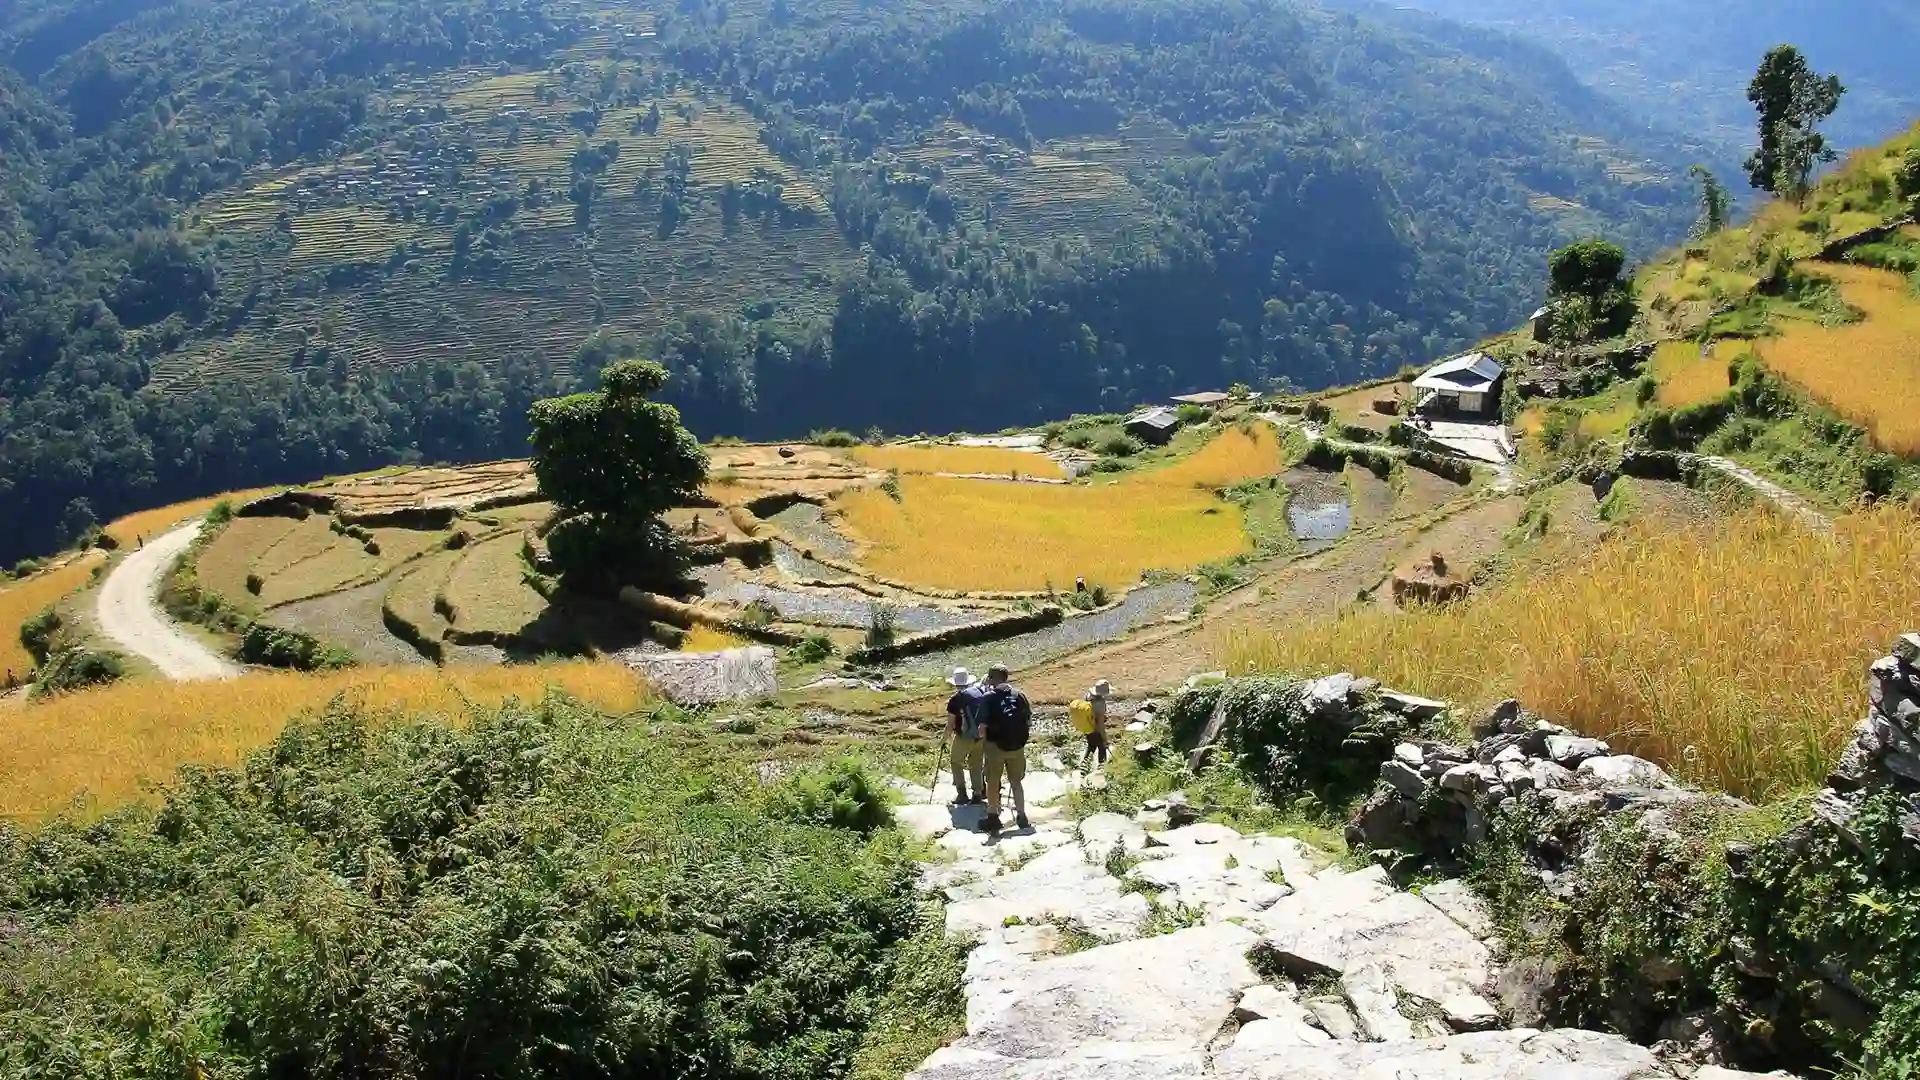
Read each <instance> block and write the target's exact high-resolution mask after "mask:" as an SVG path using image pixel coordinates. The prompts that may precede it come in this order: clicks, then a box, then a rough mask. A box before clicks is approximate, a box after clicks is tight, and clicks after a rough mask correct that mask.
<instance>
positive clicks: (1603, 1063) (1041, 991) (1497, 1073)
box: [895, 684, 1749, 1080]
mask: <svg viewBox="0 0 1920 1080" xmlns="http://www.w3.org/2000/svg"><path fill="white" fill-rule="evenodd" d="M1321 689H1322V690H1324V691H1326V693H1324V694H1322V695H1321V697H1322V698H1324V699H1326V702H1325V703H1327V704H1329V705H1331V704H1332V703H1333V702H1335V701H1340V702H1344V700H1345V694H1346V692H1347V688H1345V687H1336V686H1335V685H1333V684H1328V685H1326V686H1324V687H1322V688H1321ZM1336 689H1338V690H1339V691H1340V693H1339V694H1334V693H1333V691H1335V690H1336ZM1563 750H1568V751H1569V752H1571V748H1563ZM1084 782H1087V781H1084V780H1083V779H1082V778H1081V777H1080V776H1079V775H1078V774H1077V773H1069V772H1067V770H1065V769H1064V767H1063V766H1062V765H1061V763H1060V762H1059V761H1058V760H1057V759H1054V760H1048V761H1046V762H1045V763H1044V766H1043V767H1040V768H1036V769H1035V770H1034V771H1033V772H1032V773H1030V774H1029V776H1028V780H1027V798H1028V813H1029V817H1030V818H1031V819H1032V821H1033V827H1032V828H1030V829H1022V830H1018V831H1013V832H1005V833H1000V834H997V835H994V836H988V835H986V834H983V833H980V832H978V831H976V828H975V826H977V824H978V821H979V814H980V812H979V810H978V808H976V807H967V806H951V805H948V802H949V800H950V798H951V795H952V789H951V788H949V787H946V786H945V785H944V784H943V785H942V786H941V787H940V788H939V789H937V790H934V791H929V790H928V789H926V788H924V787H920V786H918V785H915V784H912V783H909V782H905V781H895V786H896V787H897V788H898V789H899V790H900V791H901V792H902V794H903V796H904V798H905V800H906V805H905V806H902V807H900V808H899V809H898V810H897V811H896V816H897V818H898V820H899V821H900V822H901V824H902V825H903V826H904V827H905V828H907V829H909V830H911V831H912V832H914V833H916V834H918V835H919V836H920V837H922V838H924V839H926V840H929V841H931V842H932V843H933V844H935V845H936V846H937V847H939V848H941V849H943V850H944V851H945V852H947V853H949V856H948V858H946V859H942V860H936V861H933V862H929V863H928V864H926V865H925V866H924V868H923V877H922V883H923V886H924V887H925V888H927V889H929V890H931V891H934V892H936V893H939V894H940V895H942V896H943V897H944V898H945V899H946V900H947V903H948V907H947V912H948V916H947V926H948V929H949V931H951V932H953V933H955V934H959V935H962V936H964V937H966V938H968V939H970V940H972V941H973V942H974V943H975V945H974V948H973V951H972V952H971V953H970V955H969V957H968V962H967V969H966V975H965V981H966V1000H967V1022H966V1034H965V1035H964V1036H963V1037H961V1038H959V1039H958V1040H956V1041H954V1042H953V1043H952V1044H951V1045H948V1046H946V1047H943V1048H941V1049H940V1050H938V1051H936V1052H935V1053H934V1054H933V1055H932V1056H931V1057H929V1058H928V1059H927V1060H926V1061H925V1062H924V1063H923V1064H922V1065H921V1066H920V1067H919V1068H918V1069H917V1070H915V1071H914V1072H913V1073H911V1074H910V1077H911V1078H912V1080H1015V1078H1018V1080H1096V1078H1098V1080H1208V1078H1216V1080H1300V1078H1322V1080H1355V1078H1358V1077H1376V1076H1377V1077H1383V1078H1384V1077H1416V1076H1417V1077H1421V1078H1437V1080H1514V1078H1519V1077H1580V1078H1583V1080H1645V1078H1659V1077H1665V1078H1677V1077H1685V1076H1693V1075H1694V1071H1693V1069H1691V1068H1690V1067H1681V1066H1670V1065H1668V1064H1666V1063H1665V1062H1663V1061H1662V1059H1660V1058H1658V1057H1657V1056H1656V1055H1655V1054H1654V1052H1653V1051H1651V1050H1648V1049H1646V1048H1644V1047H1640V1046H1636V1045H1634V1044H1633V1043H1631V1042H1629V1041H1628V1040H1626V1039H1624V1038H1621V1037H1620V1036H1617V1035H1608V1034H1602V1033H1598V1032H1590V1031H1573V1030H1562V1031H1538V1030H1532V1029H1516V1030H1497V1029H1499V1028H1500V1027H1502V1017H1501V1015H1500V1012H1499V1010H1498V1009H1497V1008H1496V1007H1495V1006H1494V1005H1493V1004H1492V1002H1491V998H1490V997H1489V994H1490V993H1491V987H1490V984H1491V982H1492V980H1493V970H1492V969H1493V966H1494V965H1493V959H1492V958H1493V944H1492V943H1491V941H1490V936H1491V930H1490V929H1489V927H1490V925H1491V924H1490V920H1489V919H1488V918H1487V915H1486V913H1485V912H1484V911H1482V910H1481V909H1480V908H1479V905H1478V902H1477V901H1476V900H1475V899H1474V897H1473V895H1472V894H1471V893H1469V892H1467V891H1466V890H1465V889H1464V888H1462V887H1460V886H1459V885H1458V884H1457V883H1444V882H1443V883H1438V884H1434V885H1429V886H1427V887H1426V888H1424V889H1422V890H1420V891H1418V892H1408V891H1404V890H1402V889H1400V888H1399V887H1397V886H1396V885H1395V884H1394V883H1393V882H1392V880H1391V879H1390V878H1389V877H1388V876H1387V874H1386V873H1385V871H1384V870H1383V869H1381V868H1379V867H1368V868H1366V869H1362V870H1347V869H1343V868H1340V867H1337V866H1329V865H1328V864H1329V862H1330V861H1331V860H1330V859H1329V857H1328V856H1327V855H1325V854H1324V853H1321V852H1318V851H1315V850H1313V849H1312V848H1310V847H1309V846H1307V845H1306V844H1304V843H1301V842H1300V841H1298V840H1295V839H1291V838H1286V837H1270V836H1247V835H1243V834H1242V833H1240V832H1238V831H1237V830H1234V829H1231V828H1228V827H1226V826H1224V825H1220V824H1217V823H1212V822H1205V821H1202V822H1197V823H1193V824H1185V825H1180V826H1177V827H1167V823H1168V820H1169V818H1171V819H1172V820H1175V821H1186V820H1188V818H1187V816H1186V815H1184V814H1177V813H1173V811H1174V810H1175V809H1176V808H1178V807H1183V806H1187V805H1189V804H1188V803H1186V801H1185V800H1182V799H1175V798H1168V799H1161V800H1155V801H1154V803H1152V804H1148V805H1144V806H1142V807H1141V809H1140V810H1139V811H1138V812H1136V813H1134V814H1132V815H1128V814H1122V813H1111V812H1109V813H1100V814H1095V815H1093V816H1091V817H1088V818H1086V819H1085V820H1083V821H1080V822H1073V821H1071V820H1069V819H1068V817H1067V816H1066V814H1065V812H1064V809H1063V806H1062V802H1063V799H1062V797H1063V796H1064V795H1065V794H1066V793H1067V792H1068V791H1070V790H1072V789H1074V788H1075V787H1077V786H1079V785H1080V784H1082V783H1084ZM1093 782H1094V783H1098V782H1099V781H1093ZM1747 1075H1749V1074H1744V1073H1732V1074H1724V1073H1723V1074H1716V1076H1717V1080H1728V1078H1729V1077H1743V1076H1747Z"/></svg>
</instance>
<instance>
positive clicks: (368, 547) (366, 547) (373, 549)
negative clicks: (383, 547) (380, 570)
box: [360, 538, 380, 555]
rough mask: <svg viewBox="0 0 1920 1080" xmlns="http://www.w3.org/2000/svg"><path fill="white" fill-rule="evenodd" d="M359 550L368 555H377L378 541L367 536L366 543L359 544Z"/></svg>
mask: <svg viewBox="0 0 1920 1080" xmlns="http://www.w3.org/2000/svg"><path fill="white" fill-rule="evenodd" d="M360 550H362V551H364V552H366V553H367V554H369V555H378V554H380V541H378V540H374V539H372V538H369V539H368V540H367V542H366V543H364V544H361V545H360Z"/></svg>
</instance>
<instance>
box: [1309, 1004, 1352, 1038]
mask: <svg viewBox="0 0 1920 1080" xmlns="http://www.w3.org/2000/svg"><path fill="white" fill-rule="evenodd" d="M1307 1011H1308V1012H1310V1013H1312V1014H1313V1018H1314V1019H1315V1020H1317V1021H1319V1023H1320V1030H1322V1031H1324V1032H1326V1033H1327V1034H1328V1035H1331V1036H1333V1037H1334V1038H1336V1039H1341V1040H1344V1041H1346V1042H1358V1041H1359V1039H1360V1025H1358V1024H1356V1023H1354V1021H1353V1012H1352V1010H1350V1009H1348V1008H1347V1003H1346V1002H1344V1001H1341V1000H1340V999H1338V998H1315V999H1313V1000H1312V1001H1309V1002H1307Z"/></svg>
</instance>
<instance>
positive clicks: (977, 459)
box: [848, 446, 1066, 480]
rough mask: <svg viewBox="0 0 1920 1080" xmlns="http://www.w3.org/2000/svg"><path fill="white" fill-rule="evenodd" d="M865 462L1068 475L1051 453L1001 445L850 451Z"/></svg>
mask: <svg viewBox="0 0 1920 1080" xmlns="http://www.w3.org/2000/svg"><path fill="white" fill-rule="evenodd" d="M848 453H849V454H850V455H851V456H852V458H853V459H854V460H855V461H857V462H859V463H860V464H862V465H867V466H870V467H872V468H875V469H892V470H894V471H896V472H902V473H911V474H924V473H959V474H963V475H964V474H969V473H992V474H994V475H997V476H1011V475H1013V474H1016V473H1017V474H1019V475H1021V476H1038V477H1045V478H1047V479H1054V480H1058V479H1061V478H1062V477H1064V476H1066V473H1064V472H1062V471H1061V470H1060V466H1059V465H1058V464H1057V463H1055V462H1054V461H1053V459H1051V458H1048V457H1043V456H1041V455H1039V454H1035V453H1030V452H1028V451H1025V450H1008V449H1005V448H1004V447H998V446H856V447H854V448H853V449H852V450H850V451H848Z"/></svg>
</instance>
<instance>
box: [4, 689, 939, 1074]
mask: <svg viewBox="0 0 1920 1080" xmlns="http://www.w3.org/2000/svg"><path fill="white" fill-rule="evenodd" d="M646 728H647V726H646V725H643V724H642V725H635V724H632V723H630V722H627V721H624V720H621V719H615V718H609V717H605V716H602V715H600V714H598V713H594V712H592V711H591V710H589V709H586V708H585V707H583V706H579V705H575V704H573V703H571V702H569V701H567V700H565V699H559V698H555V699H550V700H548V701H546V702H545V703H543V704H541V705H539V706H537V707H533V708H527V707H522V706H517V705H515V706H509V707H507V708H505V709H502V710H500V711H479V710H476V711H475V712H474V713H473V714H472V715H471V719H470V720H469V722H467V723H465V724H460V725H448V724H444V723H406V722H400V723H394V722H391V721H390V719H389V718H385V717H381V716H378V715H376V714H374V713H373V712H372V711H371V710H368V711H366V712H360V711H356V710H354V709H352V708H350V707H348V706H346V705H344V704H337V705H335V706H334V707H332V708H331V709H329V710H328V711H327V712H326V713H325V714H324V715H323V716H321V717H319V718H317V719H314V720H311V721H308V722H305V723H300V724H296V725H294V726H292V727H290V728H288V729H287V730H286V731H285V732H284V733H283V734H282V735H281V736H280V737H279V739H278V740H277V741H276V742H275V743H274V744H273V745H272V746H271V747H269V748H267V749H265V750H263V751H261V752H259V753H257V754H256V755H254V756H253V757H252V759H251V760H250V761H249V762H248V764H247V765H246V767H245V770H244V772H242V773H240V774H235V773H233V772H229V771H226V770H191V771H189V772H187V773H185V774H183V775H182V776H181V777H180V778H179V779H178V781H177V782H176V786H175V787H174V789H173V790H172V791H171V792H168V793H167V794H166V795H165V798H164V802H163V803H162V805H160V806H158V807H156V808H141V809H134V810H129V811H126V812H124V813H123V814H121V815H119V816H116V817H113V818H109V819H108V820H107V821H105V822H102V823H99V824H88V825H81V824H79V823H67V822H57V823H54V824H52V825H49V826H47V827H45V828H43V829H41V830H39V831H37V832H34V833H20V832H12V833H9V834H7V835H6V837H5V839H4V840H0V879H3V880H0V912H4V913H5V917H6V918H7V919H8V922H9V923H10V924H18V925H20V926H22V927H29V926H30V927H32V928H33V929H32V930H31V931H29V932H24V933H20V934H17V935H14V936H12V937H10V939H9V942H8V950H9V951H8V978H9V985H10V992H9V999H8V1002H9V1003H8V1004H7V1005H5V1006H0V1046H5V1047H7V1048H8V1049H7V1051H6V1053H7V1054H8V1057H7V1061H8V1063H9V1065H10V1066H12V1067H14V1068H17V1069H18V1070H19V1071H20V1073H21V1074H22V1075H28V1076H48V1077H52V1076H72V1075H76V1073H75V1069H74V1066H73V1063H74V1062H79V1061H118V1062H125V1063H127V1064H126V1065H125V1067H124V1068H122V1069H121V1070H120V1071H119V1072H118V1073H117V1074H116V1075H124V1076H128V1077H136V1078H137V1077H158V1076H190V1075H194V1072H195V1068H194V1063H199V1062H207V1063H213V1062H217V1063H219V1074H220V1075H249V1076H306V1077H346V1076H401V1075H406V1076H453V1075H463V1076H498V1077H508V1076H521V1077H530V1076H574V1075H578V1076H589V1075H591V1076H672V1077H678V1078H684V1080H791V1078H796V1077H831V1076H842V1075H845V1074H846V1072H847V1071H848V1068H849V1064H850V1062H851V1060H852V1059H853V1057H854V1055H855V1054H856V1052H857V1051H858V1050H859V1049H860V1047H861V1046H862V1043H863V1037H864V1035H865V1033H866V1031H867V1028H868V1027H869V1025H870V1023H871V1022H872V1021H873V1020H874V1019H875V1017H876V1009H877V1007H878V1005H879V1003H880V1002H882V1001H885V1000H892V999H896V998H895V995H894V994H893V992H892V986H891V984H892V982H893V981H894V980H895V979H899V978H901V977H903V975H904V972H901V971H899V970H898V969H897V968H896V967H895V966H894V965H893V964H892V963H891V961H892V960H893V956H894V950H895V949H896V947H897V946H898V945H899V944H900V943H901V942H903V941H906V940H909V939H911V938H913V937H914V936H915V935H916V934H918V933H919V931H920V929H921V927H922V926H923V920H922V918H921V916H920V910H919V908H918V905H917V904H916V902H915V898H914V895H913V890H912V882H913V868H912V865H911V863H910V862H909V861H908V860H907V858H906V855H905V852H904V850H903V847H902V845H900V844H898V843H890V842H888V841H886V840H885V839H884V838H868V837H866V836H863V835H861V834H859V833H856V832H850V831H847V830H845V829H837V828H826V827H822V826H821V825H818V824H814V823H812V822H811V821H794V820H792V819H790V818H786V817H784V816H782V815H779V814H772V813H768V812H767V810H768V808H767V806H766V805H765V803H766V800H764V799H762V798H759V797H756V795H755V794H754V792H755V782H754V781H753V780H752V779H751V778H750V777H749V776H744V775H741V776H735V775H732V774H722V775H721V776H719V777H718V778H704V777H701V776H699V775H697V774H696V773H695V772H694V767H693V766H691V765H688V764H686V763H685V762H683V761H682V760H680V757H681V756H682V755H680V754H679V752H678V751H677V750H676V749H675V748H673V747H671V746H668V745H664V744H662V743H660V742H659V741H658V740H656V739H654V738H652V737H651V736H650V735H649V734H648V732H647V729H646ZM843 775H844V774H843ZM818 790H819V791H821V792H823V793H829V792H830V793H832V797H831V798H829V799H827V800H826V801H824V802H822V803H819V804H817V805H818V808H820V809H823V810H825V811H827V816H829V817H831V816H832V815H833V813H834V811H835V807H836V806H841V804H845V805H844V806H841V809H840V810H839V812H840V813H841V815H842V816H843V817H847V815H848V811H849V809H851V810H852V813H851V816H850V817H847V820H848V821H849V822H850V823H852V824H856V825H857V824H864V823H868V822H871V821H873V820H874V818H875V815H874V812H873V808H874V807H878V808H879V809H880V810H884V807H883V806H879V804H878V800H877V797H875V798H869V797H870V796H875V794H876V792H877V790H878V789H877V788H876V787H875V786H873V785H869V784H863V783H857V782H845V781H834V780H825V781H822V782H821V783H820V784H819V785H818ZM802 801H804V800H803V799H802V798H801V797H799V796H798V795H797V794H796V795H795V797H794V798H793V800H792V802H791V803H790V804H789V805H798V804H799V803H800V802H802ZM939 970H941V971H950V970H952V968H951V961H949V962H948V966H947V967H944V968H941V969H939ZM136 972H137V973H138V976H137V978H138V983H137V986H136V985H135V983H133V982H130V981H128V980H129V977H130V976H129V974H123V973H136ZM954 985H955V987H956V989H957V985H958V984H957V983H956V984H954ZM130 994H132V995H135V997H136V998H137V1000H138V1001H140V1002H142V1004H141V1005H139V1006H138V1008H141V1009H143V1010H146V1012H145V1013H144V1014H143V1015H144V1017H145V1018H144V1019H143V1020H142V1021H141V1022H138V1023H129V1022H127V1020H126V1019H125V1017H126V1016H127V1013H126V1012H125V1010H126V1009H127V1008H129V1007H134V1006H133V1005H132V1001H133V1000H134V999H133V998H129V995H130ZM14 995H18V996H14ZM949 996H951V995H949ZM15 1002H31V1003H32V1004H31V1006H30V1007H28V1008H21V1007H18V1006H17V1005H15V1004H13V1003H15ZM933 1011H935V1012H938V1013H940V1014H942V1015H944V1016H946V1017H947V1018H948V1019H949V1020H950V1019H951V1016H952V1012H953V1010H952V1008H951V1004H950V1003H948V1004H945V1005H938V1004H936V1005H934V1006H933ZM929 1019H932V1017H929ZM373 1063H386V1064H381V1065H375V1064H373ZM399 1063H405V1064H404V1065H403V1064H399ZM207 1075H209V1076H211V1075H214V1073H213V1072H208V1073H207Z"/></svg>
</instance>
